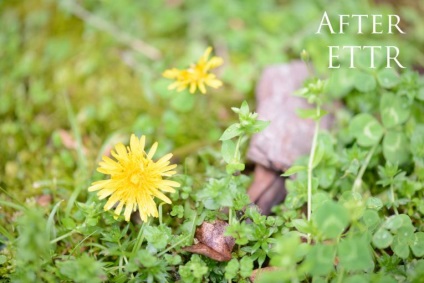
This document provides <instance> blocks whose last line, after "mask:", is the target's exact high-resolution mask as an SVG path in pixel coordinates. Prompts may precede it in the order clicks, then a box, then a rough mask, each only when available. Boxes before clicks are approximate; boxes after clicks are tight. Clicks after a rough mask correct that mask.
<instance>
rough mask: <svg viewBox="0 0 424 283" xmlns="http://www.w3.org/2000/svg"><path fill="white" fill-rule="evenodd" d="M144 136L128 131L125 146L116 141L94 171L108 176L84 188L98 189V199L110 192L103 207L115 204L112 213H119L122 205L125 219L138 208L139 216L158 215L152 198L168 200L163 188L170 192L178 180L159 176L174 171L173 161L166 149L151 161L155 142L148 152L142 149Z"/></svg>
mask: <svg viewBox="0 0 424 283" xmlns="http://www.w3.org/2000/svg"><path fill="white" fill-rule="evenodd" d="M145 139H146V138H145V136H142V137H141V138H140V139H138V138H137V137H136V136H135V135H134V134H133V135H131V139H130V146H128V147H125V146H124V145H123V144H121V143H119V144H117V145H116V146H115V151H112V152H111V153H112V156H113V157H114V158H115V159H116V160H113V159H111V158H109V157H107V156H103V160H102V161H101V162H100V163H99V168H97V171H99V172H100V173H103V174H107V175H110V179H109V180H102V181H97V182H94V183H93V184H92V185H91V187H90V188H88V190H89V191H90V192H92V191H99V192H98V193H97V195H98V196H99V199H104V198H106V197H108V196H110V198H109V200H108V201H107V202H106V204H105V206H104V209H105V210H109V209H111V208H112V207H113V206H114V205H115V204H117V203H118V204H117V206H116V208H115V214H116V215H120V214H121V211H122V208H123V207H124V206H125V212H124V215H125V220H126V221H129V220H130V216H131V213H132V212H133V211H135V210H136V209H137V208H138V212H139V213H140V218H141V219H142V220H143V221H147V219H148V217H150V216H153V217H158V210H157V207H156V203H155V201H154V200H153V198H154V197H157V198H159V199H161V200H163V201H164V202H166V203H171V200H170V199H169V198H168V197H167V196H165V195H164V194H163V193H162V192H161V191H163V192H170V193H172V192H174V191H175V189H174V188H173V187H179V186H180V184H179V183H177V182H174V181H171V180H164V179H163V177H171V176H172V175H174V174H175V173H176V172H175V171H173V169H175V168H176V167H177V165H175V164H172V165H170V161H169V160H170V159H171V157H172V154H171V153H169V154H167V155H165V156H164V157H162V158H160V159H159V160H158V161H156V162H155V161H153V160H152V157H153V155H154V154H155V152H156V149H157V145H158V144H157V143H154V144H153V146H152V147H151V149H150V151H149V153H146V152H145V151H144V144H145Z"/></svg>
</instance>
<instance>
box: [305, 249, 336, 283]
mask: <svg viewBox="0 0 424 283" xmlns="http://www.w3.org/2000/svg"><path fill="white" fill-rule="evenodd" d="M334 257H335V247H334V246H330V245H322V244H316V245H315V246H313V247H312V249H311V250H310V251H309V253H308V255H307V256H306V259H305V263H304V264H305V265H306V266H308V267H309V268H310V273H311V275H312V276H319V275H327V274H329V273H331V272H332V271H333V270H334Z"/></svg>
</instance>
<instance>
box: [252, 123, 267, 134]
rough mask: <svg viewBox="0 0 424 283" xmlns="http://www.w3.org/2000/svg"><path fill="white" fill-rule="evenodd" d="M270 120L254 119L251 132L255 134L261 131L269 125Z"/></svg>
mask: <svg viewBox="0 0 424 283" xmlns="http://www.w3.org/2000/svg"><path fill="white" fill-rule="evenodd" d="M270 123H271V122H270V121H263V120H256V121H255V122H254V124H253V126H252V129H253V130H252V132H251V134H256V133H259V132H262V131H263V130H264V129H265V128H266V127H268V126H269V124H270Z"/></svg>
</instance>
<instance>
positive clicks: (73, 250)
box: [69, 230, 99, 258]
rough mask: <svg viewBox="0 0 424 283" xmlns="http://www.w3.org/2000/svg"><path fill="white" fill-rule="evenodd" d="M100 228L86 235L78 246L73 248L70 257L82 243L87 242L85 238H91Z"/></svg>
mask: <svg viewBox="0 0 424 283" xmlns="http://www.w3.org/2000/svg"><path fill="white" fill-rule="evenodd" d="M98 231H99V230H96V231H94V232H92V233H90V234H89V235H88V236H87V237H85V238H84V239H82V240H81V241H80V242H79V243H78V244H77V245H76V246H75V248H73V249H72V251H71V252H70V253H69V258H70V257H71V256H72V254H73V253H74V252H75V250H76V249H77V248H78V247H79V246H80V245H81V244H82V243H84V242H85V240H87V239H88V238H90V237H91V236H92V235H94V234H95V233H97V232H98Z"/></svg>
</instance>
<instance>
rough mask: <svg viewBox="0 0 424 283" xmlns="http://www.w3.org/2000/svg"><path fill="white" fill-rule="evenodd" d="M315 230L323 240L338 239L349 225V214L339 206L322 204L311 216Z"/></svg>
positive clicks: (327, 203) (333, 203)
mask: <svg viewBox="0 0 424 283" xmlns="http://www.w3.org/2000/svg"><path fill="white" fill-rule="evenodd" d="M313 216H314V220H315V221H314V222H315V225H316V226H317V229H318V230H319V231H320V232H321V233H322V235H323V237H324V238H327V239H331V238H337V237H339V236H340V235H341V234H342V233H343V231H344V230H345V229H346V227H347V225H348V224H349V214H348V212H347V210H346V209H345V208H344V207H343V206H342V205H340V204H338V203H335V202H332V201H328V202H325V203H323V204H322V205H321V206H320V207H319V208H318V209H317V210H316V211H315V212H314V214H313Z"/></svg>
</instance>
